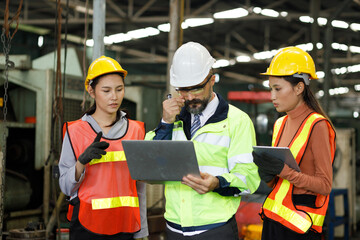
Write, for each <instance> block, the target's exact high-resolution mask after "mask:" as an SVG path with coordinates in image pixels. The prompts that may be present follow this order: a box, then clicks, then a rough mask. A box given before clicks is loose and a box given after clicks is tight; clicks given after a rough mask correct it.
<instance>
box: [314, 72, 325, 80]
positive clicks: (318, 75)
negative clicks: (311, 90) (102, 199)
mask: <svg viewBox="0 0 360 240" xmlns="http://www.w3.org/2000/svg"><path fill="white" fill-rule="evenodd" d="M316 76H317V77H318V78H324V77H325V73H324V72H323V71H318V72H316Z"/></svg>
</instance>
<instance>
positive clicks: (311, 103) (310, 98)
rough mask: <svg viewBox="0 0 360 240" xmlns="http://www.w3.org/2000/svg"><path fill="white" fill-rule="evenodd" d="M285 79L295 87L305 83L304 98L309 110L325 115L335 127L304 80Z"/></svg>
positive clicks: (292, 77)
mask: <svg viewBox="0 0 360 240" xmlns="http://www.w3.org/2000/svg"><path fill="white" fill-rule="evenodd" d="M284 79H285V80H286V81H288V82H289V83H290V84H291V85H292V86H293V87H295V86H296V85H297V84H298V83H299V82H303V83H304V86H305V87H304V91H303V92H302V97H303V99H304V101H305V103H306V105H308V107H309V108H311V109H312V110H314V112H317V113H319V114H321V115H323V116H324V117H325V118H326V119H327V120H328V121H329V123H330V125H331V126H332V127H334V126H333V124H332V122H331V120H330V118H329V117H328V115H327V114H326V113H325V111H324V110H323V109H322V107H321V105H320V103H319V102H318V100H317V99H316V98H315V96H314V94H313V93H312V91H311V89H310V87H309V85H306V84H305V82H304V80H303V79H302V78H297V77H294V76H285V77H284Z"/></svg>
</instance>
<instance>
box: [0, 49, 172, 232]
mask: <svg viewBox="0 0 360 240" xmlns="http://www.w3.org/2000/svg"><path fill="white" fill-rule="evenodd" d="M63 51H64V50H62V56H64V55H63ZM54 54H55V53H49V54H47V55H45V56H42V57H40V58H38V59H34V60H33V61H30V57H29V56H27V55H10V60H11V61H13V62H14V63H15V69H11V70H9V74H8V88H7V97H8V100H7V106H6V107H7V122H6V124H5V126H3V122H2V121H0V129H4V133H3V134H5V138H3V137H0V141H4V140H5V144H6V151H7V152H6V171H7V173H6V180H5V186H6V192H5V215H4V223H5V225H4V230H5V231H8V230H10V229H14V228H15V229H16V228H23V227H25V226H26V225H27V223H28V222H30V221H38V222H44V223H45V225H46V224H48V223H49V221H53V222H54V221H55V219H56V218H53V217H54V215H52V216H51V217H50V215H51V212H52V211H53V209H54V208H55V206H59V207H63V208H64V209H65V208H66V206H65V205H66V202H64V201H61V200H62V199H63V197H62V198H61V199H60V200H59V201H60V203H58V204H56V201H57V198H58V197H59V195H60V190H59V188H58V183H57V179H56V178H52V177H51V176H52V175H51V172H52V170H53V169H56V165H57V163H58V160H59V154H60V151H61V135H62V134H61V133H62V131H61V127H62V126H61V125H62V123H61V122H59V121H54V101H55V97H54V89H55V72H54V70H53V68H54V65H55V64H54V59H56V58H54ZM80 56H81V54H79V52H77V51H76V50H75V49H73V48H69V49H68V50H67V61H64V59H62V68H61V69H64V65H65V66H66V74H65V75H63V76H62V90H63V91H62V103H63V119H62V121H72V120H76V119H79V118H80V117H81V115H82V113H83V109H82V108H81V103H82V102H83V99H84V98H85V97H84V96H85V95H86V94H84V78H83V75H82V70H81V69H82V67H81V66H82V64H80V63H81V61H80V60H79V59H81V58H80ZM0 58H1V56H0ZM3 70H4V68H3V66H0V87H1V90H0V97H3V96H4V87H3V85H4V82H5V76H4V74H3ZM141 77H142V76H141V75H134V74H133V75H131V72H130V74H129V77H128V78H127V79H126V82H125V84H126V91H125V98H124V100H123V104H122V107H125V108H127V110H128V111H129V113H130V117H131V118H133V119H137V120H140V121H146V123H147V130H149V129H150V128H155V126H156V125H157V124H158V121H159V119H160V116H161V112H160V111H161V109H159V108H158V107H155V106H160V103H161V101H162V97H161V96H162V95H163V94H162V90H159V89H158V88H152V87H145V86H142V85H139V84H136V82H139V81H142V78H141ZM149 77H150V78H151V76H146V78H147V79H149ZM153 78H154V79H155V78H156V79H157V80H159V79H160V80H161V79H162V80H163V81H164V79H165V77H164V76H153ZM134 83H135V84H134ZM90 104H91V99H90V98H85V108H87V107H89V106H90ZM3 108H4V105H0V115H1V120H2V119H3ZM0 143H1V146H3V145H2V144H3V142H0ZM55 172H56V171H55ZM61 202H63V204H61ZM59 204H60V205H59ZM50 218H51V219H50ZM49 219H50V220H49Z"/></svg>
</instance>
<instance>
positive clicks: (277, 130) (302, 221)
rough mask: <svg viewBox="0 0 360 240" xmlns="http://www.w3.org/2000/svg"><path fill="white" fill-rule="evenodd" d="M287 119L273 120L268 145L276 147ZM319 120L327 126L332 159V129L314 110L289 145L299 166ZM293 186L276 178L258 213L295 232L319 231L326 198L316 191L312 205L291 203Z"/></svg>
mask: <svg viewBox="0 0 360 240" xmlns="http://www.w3.org/2000/svg"><path fill="white" fill-rule="evenodd" d="M287 118H288V116H284V117H282V118H279V119H278V120H277V121H276V122H275V125H274V133H273V138H272V146H278V143H279V139H280V136H281V134H282V132H283V130H284V126H285V122H286V120H287ZM323 120H325V121H326V123H327V125H328V129H329V142H330V146H331V161H332V162H333V161H334V155H335V146H334V143H335V131H334V129H333V128H332V126H331V125H330V123H329V122H328V121H327V120H326V118H324V117H323V116H322V115H320V114H318V113H311V114H309V116H307V118H306V119H305V120H304V121H303V122H302V124H301V126H300V128H299V129H298V131H297V133H296V135H295V137H294V138H293V140H292V141H291V143H290V146H289V148H290V151H291V153H292V154H293V156H294V158H295V160H296V162H297V163H298V164H299V165H300V163H301V159H302V157H303V155H304V152H305V150H306V147H307V144H308V142H309V138H310V135H311V132H312V130H313V127H314V125H315V124H316V123H318V122H320V121H323ZM293 188H294V185H293V184H291V183H290V182H289V181H288V180H286V179H283V178H280V177H279V179H278V181H277V182H276V184H275V186H274V188H273V190H272V191H271V192H270V194H269V195H268V197H267V198H266V199H265V202H264V204H263V206H262V210H261V215H262V216H264V215H265V216H266V217H267V218H270V219H272V220H275V221H277V222H279V223H281V224H282V225H284V226H285V227H287V228H289V229H291V230H293V231H295V232H297V233H301V234H304V233H306V232H307V231H308V230H309V229H310V228H311V229H312V230H314V231H316V232H319V233H321V232H322V225H323V223H324V219H325V215H326V210H327V207H328V203H329V197H328V196H324V195H320V194H317V196H316V201H315V206H316V207H315V208H311V207H306V206H299V205H294V203H293V202H292V192H293Z"/></svg>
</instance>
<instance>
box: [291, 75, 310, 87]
mask: <svg viewBox="0 0 360 240" xmlns="http://www.w3.org/2000/svg"><path fill="white" fill-rule="evenodd" d="M293 77H296V78H302V79H304V82H305V85H308V86H309V85H310V80H309V78H310V75H309V74H307V73H295V74H293Z"/></svg>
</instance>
